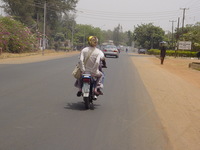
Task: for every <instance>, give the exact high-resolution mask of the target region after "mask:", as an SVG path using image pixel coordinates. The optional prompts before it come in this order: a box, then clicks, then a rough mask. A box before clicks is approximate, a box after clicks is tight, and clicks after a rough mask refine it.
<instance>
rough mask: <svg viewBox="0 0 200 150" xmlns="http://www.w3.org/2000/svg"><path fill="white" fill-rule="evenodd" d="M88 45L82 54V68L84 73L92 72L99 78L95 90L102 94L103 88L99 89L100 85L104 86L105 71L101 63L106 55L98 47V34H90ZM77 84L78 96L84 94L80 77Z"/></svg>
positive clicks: (97, 93) (96, 92)
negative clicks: (102, 69) (103, 71)
mask: <svg viewBox="0 0 200 150" xmlns="http://www.w3.org/2000/svg"><path fill="white" fill-rule="evenodd" d="M88 44H89V46H88V47H85V48H84V49H83V50H82V51H81V54H80V68H81V71H82V73H90V74H91V75H92V76H93V77H96V78H97V81H96V87H95V88H94V92H95V94H96V95H102V94H103V93H102V92H101V90H99V88H100V87H102V81H103V80H102V78H103V76H104V75H103V73H102V72H101V71H100V70H99V69H100V63H101V61H102V60H103V61H105V56H104V54H103V52H102V51H101V50H100V49H98V48H96V46H97V44H98V38H97V37H96V36H90V37H89V38H88ZM89 55H90V57H89V58H88V60H87V62H86V63H84V61H85V60H86V59H87V57H88V56H89ZM75 86H76V87H77V88H79V91H78V93H77V96H81V95H82V91H81V79H78V80H77V81H76V83H75Z"/></svg>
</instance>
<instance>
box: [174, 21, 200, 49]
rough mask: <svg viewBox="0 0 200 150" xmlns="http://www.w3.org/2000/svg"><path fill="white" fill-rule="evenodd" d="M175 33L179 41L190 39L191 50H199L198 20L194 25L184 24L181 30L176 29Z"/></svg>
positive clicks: (199, 33) (199, 27) (199, 30)
mask: <svg viewBox="0 0 200 150" xmlns="http://www.w3.org/2000/svg"><path fill="white" fill-rule="evenodd" d="M175 35H176V36H178V39H179V40H180V41H191V42H192V50H194V51H199V50H200V22H197V23H196V24H195V25H186V27H184V28H183V30H182V31H180V30H179V31H176V33H175Z"/></svg>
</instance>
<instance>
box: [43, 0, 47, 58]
mask: <svg viewBox="0 0 200 150" xmlns="http://www.w3.org/2000/svg"><path fill="white" fill-rule="evenodd" d="M46 8H47V4H46V1H45V3H44V27H43V30H44V31H43V48H42V55H44V50H45V46H46V37H45V36H46V33H45V30H46Z"/></svg>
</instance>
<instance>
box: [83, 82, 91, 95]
mask: <svg viewBox="0 0 200 150" xmlns="http://www.w3.org/2000/svg"><path fill="white" fill-rule="evenodd" d="M82 92H83V97H89V94H90V84H88V83H83V87H82Z"/></svg>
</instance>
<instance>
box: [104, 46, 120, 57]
mask: <svg viewBox="0 0 200 150" xmlns="http://www.w3.org/2000/svg"><path fill="white" fill-rule="evenodd" d="M102 52H103V53H104V55H105V57H107V56H115V57H116V58H118V57H119V50H118V49H117V47H116V46H115V45H106V46H105V47H104V48H103V49H102Z"/></svg>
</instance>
